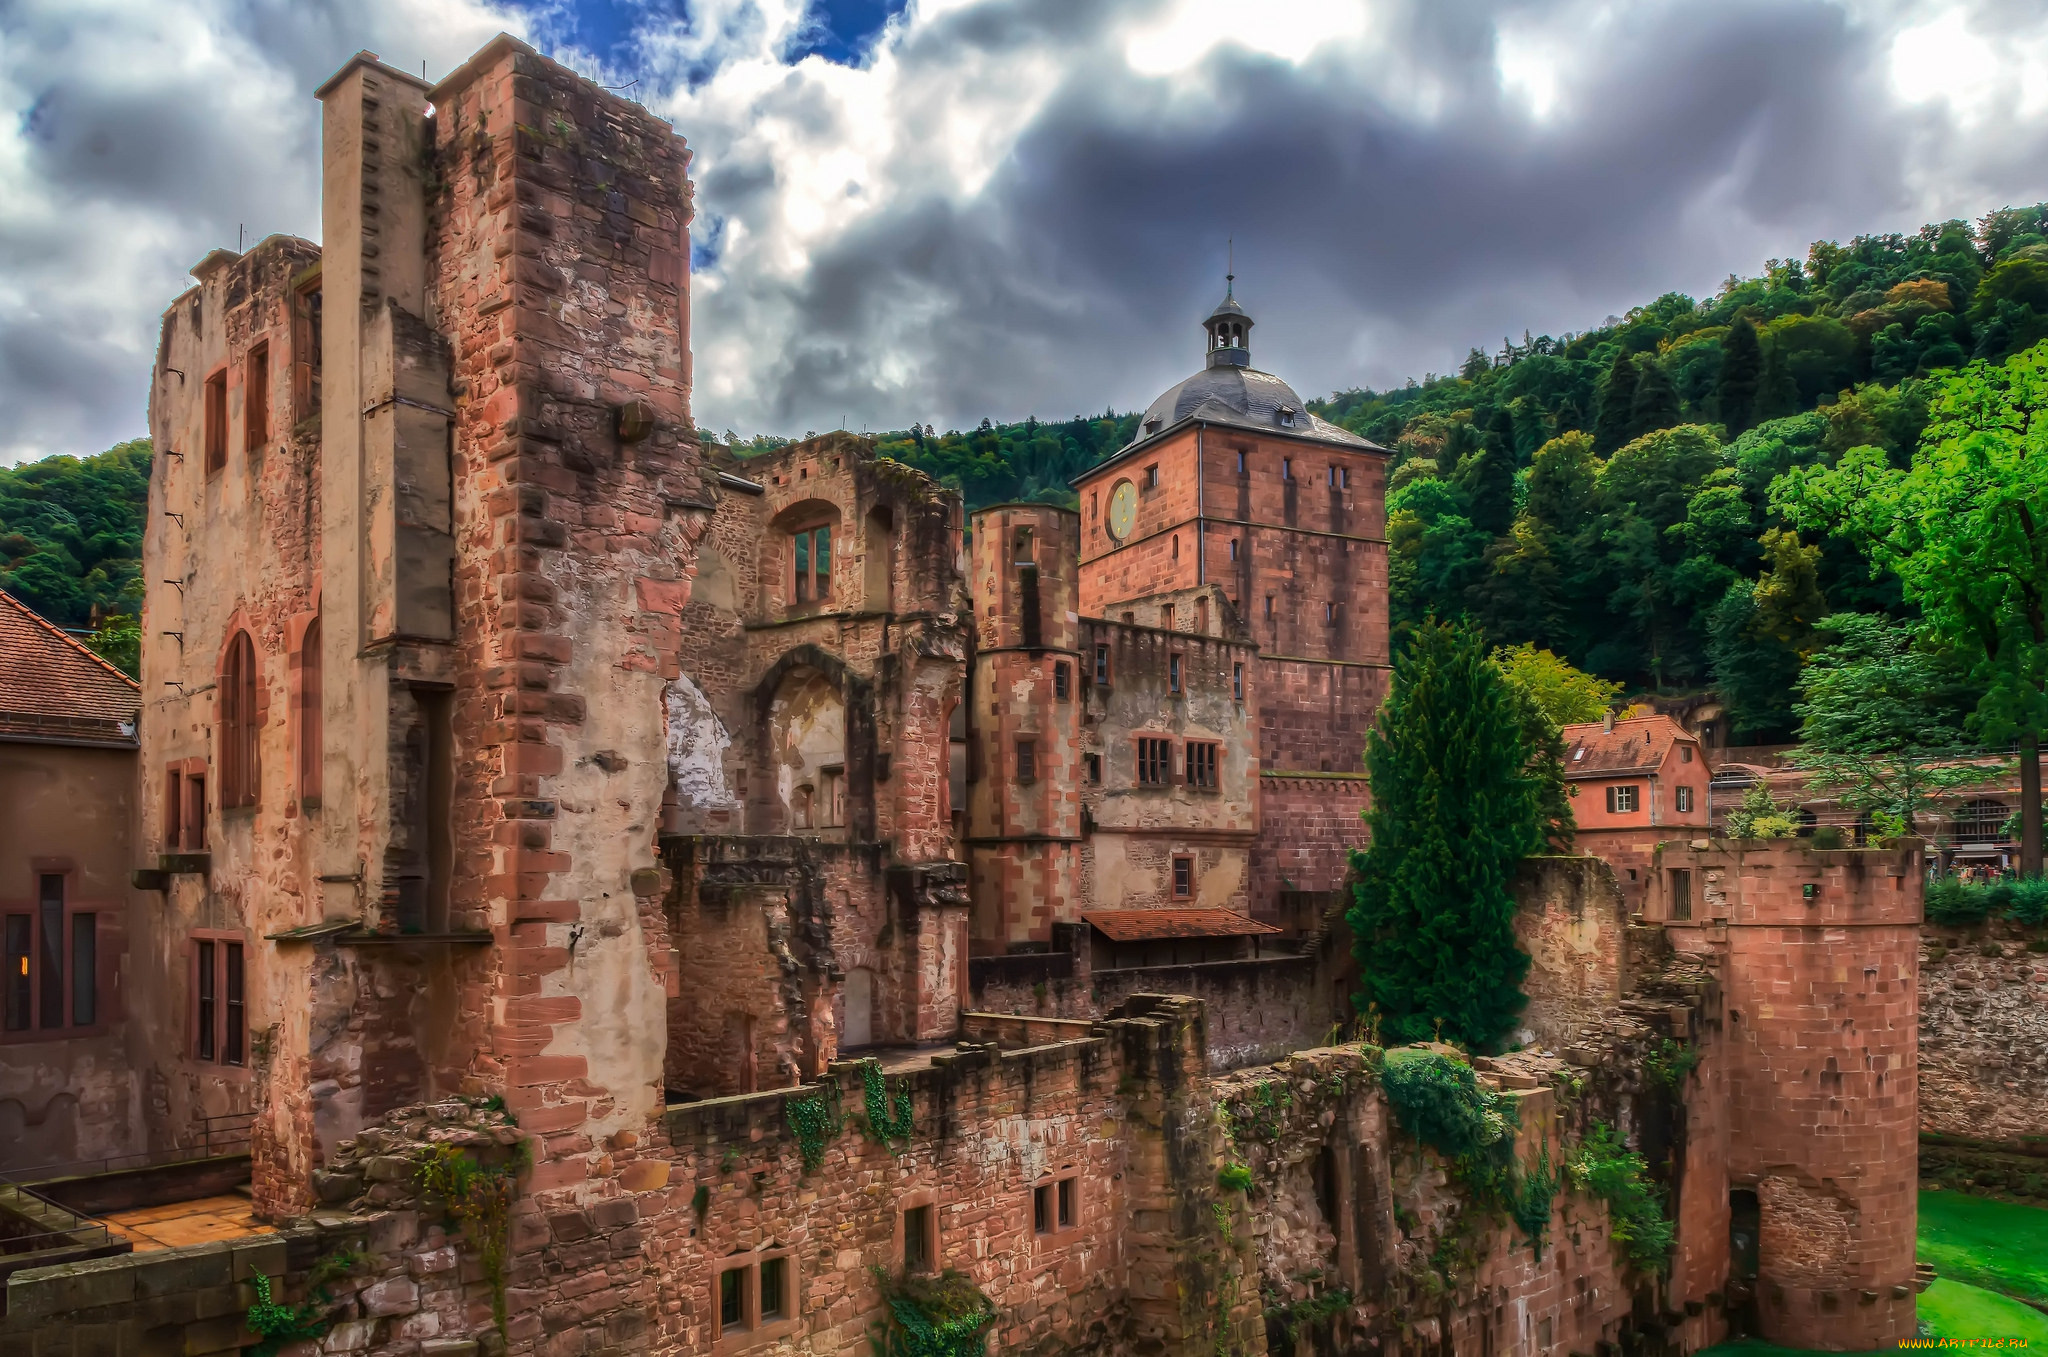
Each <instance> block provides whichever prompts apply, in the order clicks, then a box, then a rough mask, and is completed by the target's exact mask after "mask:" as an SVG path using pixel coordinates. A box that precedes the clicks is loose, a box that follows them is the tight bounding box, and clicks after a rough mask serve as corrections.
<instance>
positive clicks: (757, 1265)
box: [710, 1245, 803, 1353]
mask: <svg viewBox="0 0 2048 1357" xmlns="http://www.w3.org/2000/svg"><path fill="white" fill-rule="evenodd" d="M771 1261H779V1262H781V1264H782V1268H783V1275H782V1286H783V1297H782V1316H781V1317H780V1318H779V1319H772V1320H769V1321H768V1322H767V1323H765V1324H764V1323H762V1321H761V1265H762V1264H763V1263H767V1262H771ZM728 1272H739V1273H743V1274H745V1276H744V1280H742V1281H741V1283H740V1287H741V1296H740V1306H741V1313H742V1316H743V1319H742V1322H741V1323H740V1325H739V1326H737V1327H735V1328H732V1329H730V1330H728V1329H727V1328H726V1327H725V1316H724V1307H723V1305H722V1304H721V1299H722V1290H723V1287H724V1284H725V1274H726V1273H728ZM801 1276H802V1269H801V1266H800V1265H799V1263H798V1261H797V1253H796V1250H795V1249H793V1248H790V1247H788V1246H786V1245H769V1246H766V1247H762V1248H756V1249H743V1250H739V1251H737V1252H734V1253H729V1254H727V1255H726V1256H725V1257H723V1258H714V1259H713V1260H712V1261H711V1305H710V1314H711V1350H712V1352H713V1353H727V1352H742V1351H745V1350H746V1349H748V1348H751V1347H755V1346H757V1345H760V1344H764V1343H773V1342H777V1341H779V1340H781V1339H784V1338H788V1337H790V1336H792V1335H793V1334H795V1333H796V1328H797V1322H798V1316H799V1315H800V1314H801V1312H802V1308H803V1307H802V1297H803V1289H802V1286H801V1284H800V1278H801Z"/></svg>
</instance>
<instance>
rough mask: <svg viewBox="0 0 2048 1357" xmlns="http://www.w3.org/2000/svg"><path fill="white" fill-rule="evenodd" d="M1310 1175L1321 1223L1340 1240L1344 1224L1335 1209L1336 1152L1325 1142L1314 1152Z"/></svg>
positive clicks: (1342, 1236)
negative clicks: (1313, 1180)
mask: <svg viewBox="0 0 2048 1357" xmlns="http://www.w3.org/2000/svg"><path fill="white" fill-rule="evenodd" d="M1311 1176H1312V1177H1314V1179H1315V1189H1316V1207H1317V1209H1319V1210H1320V1211H1321V1212H1322V1213H1323V1223H1324V1224H1326V1225H1328V1226H1329V1227H1330V1233H1331V1234H1333V1235H1335V1236H1337V1238H1338V1239H1339V1240H1340V1241H1341V1240H1342V1239H1343V1238H1344V1224H1343V1220H1342V1218H1341V1217H1340V1216H1339V1214H1338V1210H1337V1152H1336V1151H1335V1150H1334V1149H1332V1148H1331V1147H1330V1145H1329V1144H1328V1143H1327V1142H1325V1144H1324V1145H1323V1147H1322V1149H1320V1150H1319V1151H1317V1152H1316V1157H1315V1163H1314V1166H1313V1168H1312V1169H1311Z"/></svg>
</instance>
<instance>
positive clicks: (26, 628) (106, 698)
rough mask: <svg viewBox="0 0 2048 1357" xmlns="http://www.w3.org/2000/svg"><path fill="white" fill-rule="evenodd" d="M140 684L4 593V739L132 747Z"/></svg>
mask: <svg viewBox="0 0 2048 1357" xmlns="http://www.w3.org/2000/svg"><path fill="white" fill-rule="evenodd" d="M141 706H142V690H141V688H140V687H139V686H138V685H137V684H136V682H135V680H133V679H131V678H129V677H128V676H127V675H126V674H124V673H122V672H121V671H120V670H118V669H116V668H114V666H113V665H111V664H108V663H107V662H106V661H105V660H103V659H101V658H100V657H99V656H97V655H95V654H93V653H92V652H91V651H90V650H88V649H86V648H85V647H84V646H83V645H81V644H80V643H79V642H78V641H76V640H74V639H72V638H71V637H70V636H67V635H65V634H64V633H63V632H62V631H60V630H58V629H57V628H56V627H53V626H51V625H50V624H49V623H48V622H45V621H44V620H43V619H42V618H40V617H38V616H36V615H35V613H33V612H31V611H30V610H29V608H28V606H27V605H26V604H24V603H22V602H21V601H20V600H18V599H15V598H13V597H11V596H9V595H8V594H6V593H0V739H5V738H7V737H10V736H29V737H32V738H37V739H49V740H64V741H82V742H87V743H118V744H131V745H132V744H134V743H135V719H136V714H137V712H138V711H139V710H140V708H141Z"/></svg>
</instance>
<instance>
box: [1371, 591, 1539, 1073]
mask: <svg viewBox="0 0 2048 1357" xmlns="http://www.w3.org/2000/svg"><path fill="white" fill-rule="evenodd" d="M1517 691H1518V690H1516V689H1515V688H1514V687H1513V686H1512V685H1510V684H1509V683H1508V681H1507V679H1506V678H1505V676H1503V674H1502V673H1501V671H1500V669H1499V667H1498V666H1496V665H1495V664H1493V663H1492V662H1491V661H1490V660H1488V659H1487V656H1486V651H1485V648H1484V646H1483V645H1482V644H1481V642H1480V639H1479V637H1478V635H1477V634H1476V633H1474V632H1473V631H1471V630H1469V629H1466V628H1458V627H1451V626H1443V625H1439V624H1437V623H1434V622H1426V623H1424V624H1423V625H1422V626H1420V627H1419V628H1417V630H1416V632H1415V635H1414V638H1413V640H1412V642H1411V643H1410V644H1409V646H1408V647H1407V648H1406V650H1405V651H1404V653H1403V654H1402V655H1401V656H1400V657H1399V658H1398V659H1397V660H1396V661H1395V665H1394V682H1393V688H1392V691H1391V692H1390V693H1389V695H1388V697H1387V701H1386V704H1385V705H1384V706H1383V707H1382V708H1381V709H1380V716H1379V721H1378V723H1377V724H1376V725H1375V726H1374V728H1373V731H1372V733H1371V735H1370V736H1369V737H1368V739H1367V742H1366V756H1365V757H1366V768H1367V771H1368V773H1369V775H1370V777H1371V780H1372V809H1371V810H1370V811H1368V812H1367V813H1366V823H1367V825H1368V826H1369V828H1370V830H1371V845H1370V847H1369V848H1368V849H1367V850H1366V851H1364V852H1362V853H1356V854H1354V855H1353V865H1354V867H1355V868H1356V869H1357V874H1358V883H1357V885H1356V887H1355V892H1354V900H1353V904H1352V906H1351V909H1350V910H1349V912H1348V915H1347V918H1348V920H1349V922H1350V925H1351V933H1352V937H1353V939H1354V947H1355V950H1356V952H1357V956H1358V959H1359V962H1360V967H1361V971H1362V983H1363V989H1362V990H1361V992H1360V993H1359V995H1358V996H1357V998H1356V1003H1357V1005H1358V1007H1359V1010H1360V1011H1361V1012H1363V1011H1365V1010H1366V1009H1367V1008H1368V1006H1370V1005H1377V1006H1378V1010H1379V1013H1380V1015H1381V1019H1382V1022H1383V1024H1384V1027H1383V1030H1384V1031H1385V1032H1386V1033H1387V1035H1388V1038H1389V1039H1390V1040H1392V1041H1397V1042H1405V1041H1420V1040H1425V1039H1428V1038H1432V1037H1436V1036H1438V1035H1439V1034H1441V1036H1443V1037H1444V1038H1447V1039H1450V1040H1456V1041H1460V1042H1463V1043H1466V1044H1467V1045H1469V1046H1472V1047H1476V1048H1480V1049H1489V1050H1490V1049H1493V1048H1495V1047H1497V1046H1498V1045H1499V1044H1500V1043H1501V1041H1502V1040H1503V1039H1504V1038H1505V1037H1506V1036H1507V1034H1508V1033H1509V1032H1510V1031H1511V1030H1512V1028H1513V1026H1514V1023H1515V1018H1516V1015H1517V1014H1518V1013H1519V1012H1520V1011H1521V1006H1522V1003H1523V998H1522V993H1521V988H1520V986H1521V981H1522V977H1523V975H1524V974H1525V973H1526V972H1527V970H1528V968H1529V958H1528V956H1527V954H1526V953H1524V952H1523V951H1522V949H1521V947H1520V946H1519V945H1518V944H1517V943H1516V941H1515V933H1514V913H1515V904H1514V900H1513V898H1512V897H1511V896H1510V895H1509V893H1508V886H1509V882H1510V880H1511V879H1512V877H1513V875H1514V872H1515V868H1516V866H1517V865H1518V864H1519V863H1520V862H1521V861H1522V859H1523V858H1525V857H1527V856H1529V855H1530V854H1532V853H1535V852H1538V851H1541V849H1542V846H1543V836H1544V825H1543V821H1542V808H1541V801H1540V795H1541V787H1540V785H1539V782H1538V779H1537V778H1535V777H1532V776H1531V775H1530V772H1529V764H1530V756H1531V750H1530V747H1529V744H1528V742H1527V738H1526V736H1525V734H1524V716H1525V712H1524V708H1523V706H1522V704H1521V703H1520V701H1519V700H1518V698H1517V696H1516V694H1517ZM1531 708H1532V709H1533V704H1531Z"/></svg>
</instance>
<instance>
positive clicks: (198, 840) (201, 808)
mask: <svg viewBox="0 0 2048 1357" xmlns="http://www.w3.org/2000/svg"><path fill="white" fill-rule="evenodd" d="M182 829H183V834H184V837H183V838H182V839H180V840H179V847H181V848H183V849H184V850H185V851H186V852H188V853H204V852H205V851H206V779H205V777H204V776H202V775H201V774H198V773H187V774H185V818H184V824H183V826H182Z"/></svg>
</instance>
